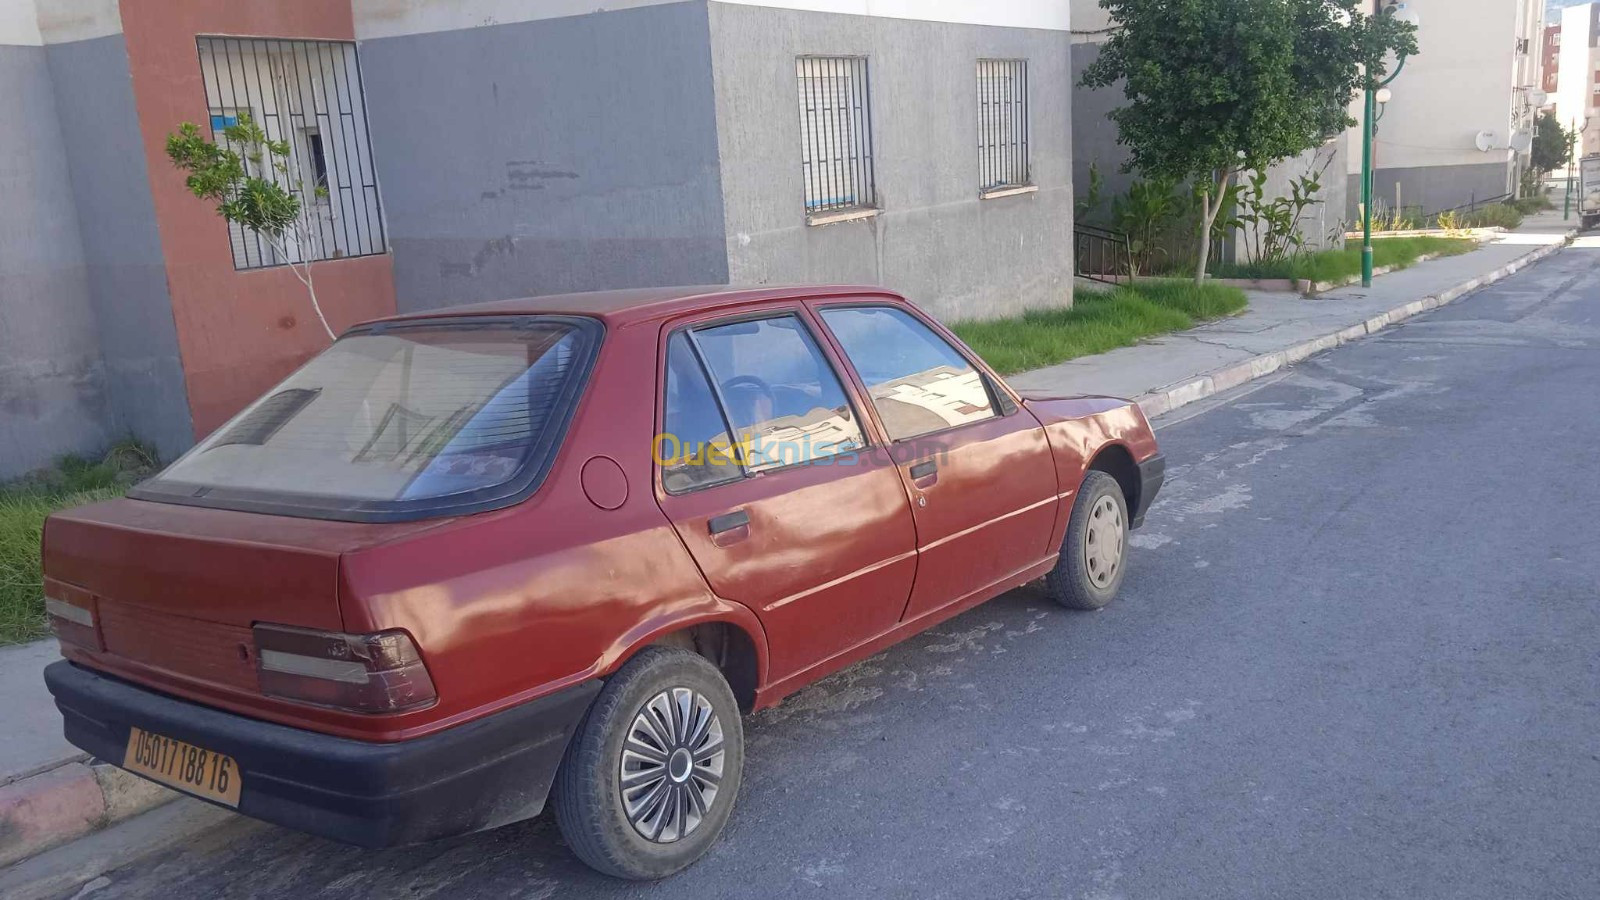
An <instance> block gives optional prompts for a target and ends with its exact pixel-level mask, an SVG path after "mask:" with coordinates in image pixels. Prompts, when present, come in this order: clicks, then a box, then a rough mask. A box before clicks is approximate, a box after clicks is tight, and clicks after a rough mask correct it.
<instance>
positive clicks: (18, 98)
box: [0, 45, 112, 479]
mask: <svg viewBox="0 0 1600 900" xmlns="http://www.w3.org/2000/svg"><path fill="white" fill-rule="evenodd" d="M0 85H4V86H5V87H4V89H3V90H0V160H3V161H4V162H0V479H5V478H11V477H14V476H17V475H20V474H22V473H24V472H27V471H30V470H32V469H35V468H38V467H40V466H43V465H46V464H48V463H49V462H50V461H51V460H52V459H53V458H55V457H56V456H59V455H60V454H63V453H69V452H76V453H92V452H94V451H96V450H98V449H100V448H101V447H102V446H104V445H105V444H106V443H107V441H108V439H109V436H110V434H111V421H112V415H111V410H110V407H109V405H108V403H107V400H106V396H105V371H104V368H103V366H102V364H101V360H100V341H99V334H98V330H97V328H96V326H95V321H94V304H93V301H92V299H91V297H90V292H89V276H88V272H87V270H86V266H85V263H84V255H83V244H82V242H81V240H80V239H79V236H78V216H77V211H76V209H75V208H74V206H73V204H72V185H71V181H70V180H69V178H68V175H67V165H66V161H65V159H64V156H63V154H64V152H65V148H64V147H63V144H62V139H61V125H60V122H59V120H58V119H57V118H56V102H55V93H54V91H53V90H52V89H51V86H50V70H49V66H48V64H47V62H46V60H45V49H44V48H43V47H39V46H15V45H0Z"/></svg>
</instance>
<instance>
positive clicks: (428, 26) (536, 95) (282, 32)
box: [0, 0, 1073, 477]
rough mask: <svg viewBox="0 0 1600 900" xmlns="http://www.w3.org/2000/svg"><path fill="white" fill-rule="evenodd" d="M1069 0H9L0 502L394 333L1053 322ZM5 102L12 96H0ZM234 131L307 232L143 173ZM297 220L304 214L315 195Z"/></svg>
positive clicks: (157, 440)
mask: <svg viewBox="0 0 1600 900" xmlns="http://www.w3.org/2000/svg"><path fill="white" fill-rule="evenodd" d="M1069 15H1070V14H1069V10H1068V6H1067V3H1066V2H1065V0H989V2H983V0H940V2H936V3H928V2H913V0H891V2H884V0H787V2H782V0H773V2H750V0H727V2H717V0H612V2H601V0H548V2H540V3H529V2H524V0H468V2H462V0H331V2H330V0H280V2H273V3H228V2H223V0H164V2H161V3H154V2H141V0H121V2H120V3H119V2H117V0H0V83H4V84H6V85H8V89H7V90H6V91H5V92H3V93H0V154H4V157H3V158H6V159H12V160H21V162H20V164H14V165H11V166H8V167H0V208H3V209H6V210H7V211H8V215H7V216H5V217H3V218H0V284H3V285H4V286H5V287H4V289H3V290H0V477H6V476H10V475H15V474H18V473H20V472H25V471H27V470H29V469H31V468H33V467H36V466H39V465H42V464H45V463H47V462H49V461H50V459H51V458H52V457H54V456H55V455H58V454H60V453H63V452H68V451H93V450H95V449H97V448H99V447H102V446H104V445H105V444H106V443H107V442H109V441H111V440H114V439H115V438H117V437H120V436H123V435H130V434H131V435H133V436H137V437H139V438H141V439H144V440H147V441H150V442H152V443H154V444H155V445H156V447H157V448H158V449H159V450H160V451H161V452H162V454H163V455H165V456H171V455H172V454H174V453H176V452H179V451H181V450H182V449H184V448H186V447H187V446H189V445H191V444H192V443H193V442H194V441H195V439H196V438H198V437H201V436H204V435H205V434H207V433H209V432H210V431H211V430H212V429H214V428H215V427H216V426H217V425H219V424H221V423H222V422H223V421H225V420H226V419H227V418H228V417H229V416H230V415H231V414H232V413H233V412H235V411H237V410H238V409H239V408H240V407H242V406H243V405H244V404H245V403H246V402H248V401H249V400H250V399H252V398H254V397H255V396H256V395H257V394H259V393H260V392H262V391H263V390H265V389H266V388H268V387H270V386H271V385H272V384H273V383H275V382H276V381H277V380H279V379H280V378H282V377H283V376H284V375H286V374H287V373H288V372H290V371H292V370H293V369H294V368H295V367H296V366H298V365H299V364H300V363H302V362H303V361H304V360H305V359H307V358H308V357H310V356H311V355H313V354H315V353H316V352H318V351H319V350H320V349H321V348H322V347H323V346H325V345H326V336H325V335H324V334H323V332H322V329H321V326H320V325H319V324H318V323H317V322H316V319H315V316H314V314H313V313H312V310H311V307H310V306H309V303H308V302H307V300H306V295H305V293H304V290H303V288H302V287H301V285H300V284H299V283H298V282H297V281H296V280H295V279H294V277H293V275H292V273H291V272H290V271H289V270H288V269H287V268H286V267H285V266H284V265H282V263H284V262H285V261H287V260H299V259H304V258H306V257H307V256H308V255H309V257H310V258H312V259H317V260H321V261H319V262H316V263H315V264H314V269H315V272H316V283H317V293H318V296H319V298H320V299H321V300H322V303H323V306H324V309H325V311H326V313H327V316H328V318H329V320H330V322H331V324H332V326H333V327H334V329H335V330H339V329H342V328H345V327H348V326H349V325H351V324H353V323H355V322H358V321H362V320H365V319H370V318H373V317H377V316H382V315H386V314H390V313H392V312H394V311H396V310H399V311H410V310H419V309H434V308H440V307H447V306H450V305H454V304H459V303H467V302H474V301H480V300H489V299H496V298H504V297H514V296H528V295H538V294H546V293H558V292H564V291H576V290H598V289H609V288H622V287H637V286H651V285H669V284H723V283H729V282H732V283H739V284H763V283H777V282H839V281H848V282H869V283H881V284H885V285H889V286H892V287H895V288H898V289H901V290H903V291H905V292H906V293H907V294H908V295H909V296H911V297H913V298H914V299H916V300H918V301H919V302H921V303H923V304H924V305H925V306H927V307H928V308H929V309H930V310H932V311H933V312H934V313H935V314H937V315H940V316H942V317H945V318H947V319H961V318H981V317H987V316H998V315H1004V314H1009V313H1014V312H1017V311H1020V310H1022V309H1027V308H1036V307H1048V306H1061V305H1067V304H1070V303H1071V296H1072V295H1071V289H1072V278H1071V272H1072V256H1071V245H1072V240H1071V229H1072V197H1073V195H1072V145H1071V118H1072V110H1071V89H1070V83H1071V82H1070V73H1069V71H1068V66H1069V54H1068V44H1069V42H1070V35H1069V31H1070V26H1069ZM11 86H16V87H15V89H13V88H12V87H11ZM246 114H248V115H249V116H250V117H251V119H252V120H254V121H256V122H257V123H258V124H260V125H262V127H263V128H264V129H265V130H266V131H267V133H268V135H269V136H270V137H272V138H274V139H281V140H284V141H286V142H287V143H288V145H289V146H290V148H291V156H290V169H291V172H292V173H294V175H295V176H296V180H298V181H300V183H303V184H308V185H309V184H315V185H319V186H322V187H324V188H325V189H326V190H325V191H319V192H317V194H318V195H322V194H325V196H317V197H316V199H313V200H310V201H309V202H313V203H315V204H317V205H316V221H317V223H318V232H317V234H316V235H315V239H314V240H311V241H308V242H306V243H305V245H304V246H301V245H299V244H295V245H289V246H280V247H273V246H270V245H268V244H264V243H263V242H261V241H259V240H257V239H255V237H254V236H253V235H250V234H248V233H245V232H243V231H241V230H239V229H237V228H233V229H230V228H229V227H227V226H226V225H225V223H223V222H222V221H221V220H220V219H219V218H218V217H217V215H216V214H215V211H214V210H213V209H212V208H211V207H210V205H209V204H207V203H204V202H202V201H199V200H196V199H195V198H194V197H193V196H191V195H190V194H189V193H188V192H187V190H186V189H185V187H184V184H183V178H182V177H181V175H180V173H178V172H177V171H176V170H174V168H173V167H172V165H171V164H170V162H169V161H168V160H167V159H166V156H165V152H164V148H165V139H166V135H167V134H168V133H169V132H171V131H172V130H174V129H175V128H176V127H177V125H178V124H179V123H180V122H185V121H188V122H195V123H199V124H200V125H201V126H202V130H203V131H204V130H206V129H207V128H208V127H209V129H210V130H212V131H213V132H219V133H220V131H221V130H222V129H223V128H225V127H227V126H228V125H230V124H233V123H235V122H238V121H240V120H241V118H242V117H243V116H244V115H246ZM306 196H307V197H311V196H312V194H311V193H310V192H309V191H308V192H307V194H306Z"/></svg>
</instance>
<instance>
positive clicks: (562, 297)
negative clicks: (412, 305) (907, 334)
mask: <svg viewBox="0 0 1600 900" xmlns="http://www.w3.org/2000/svg"><path fill="white" fill-rule="evenodd" d="M862 295H868V296H879V297H886V298H893V299H896V300H900V299H904V298H902V297H901V296H900V295H899V294H897V293H895V292H894V291H890V290H887V289H885V288H881V287H875V286H871V285H849V284H830V285H814V284H813V285H777V286H762V287H730V286H727V285H692V286H687V287H652V288H632V289H629V290H620V291H593V292H589V293H582V294H551V295H548V296H544V297H522V298H519V299H515V300H495V301H492V302H488V303H473V304H469V305H466V306H448V307H442V308H439V309H431V310H426V311H422V312H414V313H405V314H403V315H399V316H393V317H390V318H386V319H382V320H379V321H389V322H392V321H407V320H416V319H433V318H440V317H455V316H511V315H541V314H542V315H577V316H592V317H594V318H597V319H602V320H604V321H606V322H607V323H608V324H610V325H623V324H628V323H631V322H642V321H649V320H652V319H665V318H670V317H673V316H679V315H683V314H685V313H695V312H701V311H703V310H713V309H721V308H724V307H730V306H742V305H744V304H748V303H759V302H763V301H768V300H791V299H795V298H807V299H810V298H826V297H859V296H862ZM369 324H370V323H369Z"/></svg>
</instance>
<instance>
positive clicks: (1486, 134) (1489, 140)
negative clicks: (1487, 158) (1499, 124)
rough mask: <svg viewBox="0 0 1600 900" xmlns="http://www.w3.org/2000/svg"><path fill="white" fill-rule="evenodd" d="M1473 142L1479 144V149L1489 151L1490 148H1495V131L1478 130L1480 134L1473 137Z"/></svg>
mask: <svg viewBox="0 0 1600 900" xmlns="http://www.w3.org/2000/svg"><path fill="white" fill-rule="evenodd" d="M1473 143H1475V144H1477V145H1478V149H1479V150H1481V151H1483V152H1484V153H1488V152H1489V151H1490V150H1493V149H1494V145H1495V135H1494V132H1492V131H1480V132H1478V136H1477V137H1476V138H1474V139H1473Z"/></svg>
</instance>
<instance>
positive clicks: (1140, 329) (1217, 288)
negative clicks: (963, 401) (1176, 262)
mask: <svg viewBox="0 0 1600 900" xmlns="http://www.w3.org/2000/svg"><path fill="white" fill-rule="evenodd" d="M1245 305H1246V301H1245V295H1244V291H1241V290H1239V289H1237V288H1231V287H1224V286H1222V285H1215V284H1208V285H1205V286H1204V287H1196V286H1195V285H1194V284H1193V283H1191V282H1185V281H1162V280H1155V279H1143V280H1141V281H1139V282H1138V283H1137V284H1136V285H1134V286H1131V287H1130V286H1122V287H1117V288H1113V289H1111V290H1108V291H1104V292H1099V293H1089V292H1087V291H1079V292H1078V296H1077V299H1076V301H1075V302H1074V304H1073V305H1072V307H1071V308H1069V309H1049V310H1035V311H1033V312H1028V313H1023V314H1022V315H1021V316H1016V317H1013V318H1009V319H991V320H987V321H974V322H957V323H956V324H955V325H953V326H952V328H953V330H954V331H955V333H956V334H958V335H960V336H961V339H962V340H964V341H966V342H967V344H968V346H970V347H972V349H973V350H974V351H976V352H977V354H978V355H979V356H981V357H983V358H984V359H985V360H986V361H988V363H989V365H991V366H994V367H995V369H997V370H998V371H1000V372H1001V373H1002V374H1010V373H1012V372H1022V371H1026V370H1028V369H1037V368H1039V367H1040V366H1048V365H1051V364H1054V363H1058V362H1062V361H1064V360H1068V359H1072V358H1074V357H1078V356H1089V355H1091V354H1095V353H1104V352H1105V351H1107V350H1114V349H1116V348H1118V347H1127V346H1130V345H1132V344H1136V343H1138V342H1139V341H1140V340H1141V339H1143V338H1147V337H1151V336H1154V335H1158V334H1166V333H1167V332H1169V331H1181V330H1182V329H1185V328H1190V327H1192V326H1194V325H1196V324H1198V323H1200V322H1203V321H1206V320H1208V319H1217V318H1221V317H1223V316H1229V315H1233V314H1234V313H1236V312H1238V311H1240V310H1242V309H1244V308H1245Z"/></svg>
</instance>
